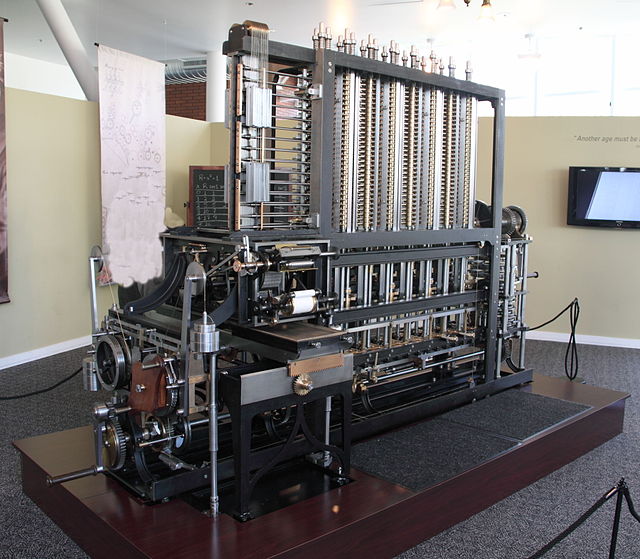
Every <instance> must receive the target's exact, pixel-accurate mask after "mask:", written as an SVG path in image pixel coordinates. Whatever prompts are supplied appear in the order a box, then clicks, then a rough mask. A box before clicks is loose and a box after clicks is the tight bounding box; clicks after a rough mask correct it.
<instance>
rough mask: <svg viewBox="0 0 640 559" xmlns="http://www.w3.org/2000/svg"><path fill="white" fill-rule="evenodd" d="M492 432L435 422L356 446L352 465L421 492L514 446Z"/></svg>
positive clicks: (418, 425) (420, 424) (405, 429)
mask: <svg viewBox="0 0 640 559" xmlns="http://www.w3.org/2000/svg"><path fill="white" fill-rule="evenodd" d="M516 444H517V443H516V442H515V441H508V440H505V439H502V438H499V437H496V436H495V435H493V434H491V433H486V432H483V431H478V430H474V429H469V428H468V427H467V426H465V425H458V424H456V423H452V422H450V421H444V420H442V419H434V420H432V421H426V422H422V423H417V424H415V425H411V426H409V427H406V428H404V429H399V430H397V431H392V432H391V433H387V434H386V435H382V436H380V437H375V438H372V439H369V440H368V441H365V442H362V443H359V444H356V445H354V447H353V451H352V454H351V456H352V458H351V464H352V465H353V467H354V468H357V469H359V470H363V471H365V472H368V473H370V474H373V475H374V476H378V477H380V478H382V479H386V480H387V481H390V482H392V483H397V484H400V485H403V486H405V487H408V488H409V489H411V490H412V491H421V490H423V489H426V488H427V487H431V486H432V485H435V484H437V483H440V482H441V481H444V480H446V479H449V478H450V477H453V476H455V475H458V474H461V473H462V472H464V471H466V470H468V469H470V468H473V467H474V466H476V465H478V464H481V463H482V462H486V461H487V460H489V459H490V458H492V457H493V456H496V455H497V454H500V453H501V452H504V451H505V450H507V449H509V448H511V447H513V446H515V445H516Z"/></svg>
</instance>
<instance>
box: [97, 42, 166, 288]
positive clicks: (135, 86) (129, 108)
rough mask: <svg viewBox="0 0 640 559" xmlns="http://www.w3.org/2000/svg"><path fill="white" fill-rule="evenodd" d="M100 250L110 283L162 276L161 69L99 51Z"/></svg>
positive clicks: (131, 57) (126, 283) (127, 56)
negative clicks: (106, 266) (104, 259)
mask: <svg viewBox="0 0 640 559" xmlns="http://www.w3.org/2000/svg"><path fill="white" fill-rule="evenodd" d="M98 76H99V89H100V144H101V167H102V243H103V247H102V248H103V251H104V254H105V258H106V261H107V265H108V266H109V269H110V271H111V275H112V277H113V281H115V282H117V283H121V284H122V285H124V286H125V287H126V286H129V285H131V284H132V283H133V282H134V281H137V282H140V283H145V282H147V281H148V280H150V279H152V278H154V277H157V276H159V275H160V273H161V272H162V244H161V243H160V240H159V238H158V234H159V233H160V232H161V231H163V230H164V224H163V219H164V209H165V184H166V180H165V96H164V64H162V63H159V62H155V61H153V60H148V59H146V58H142V57H140V56H135V55H133V54H129V53H126V52H122V51H119V50H116V49H112V48H109V47H105V46H103V45H100V46H99V47H98Z"/></svg>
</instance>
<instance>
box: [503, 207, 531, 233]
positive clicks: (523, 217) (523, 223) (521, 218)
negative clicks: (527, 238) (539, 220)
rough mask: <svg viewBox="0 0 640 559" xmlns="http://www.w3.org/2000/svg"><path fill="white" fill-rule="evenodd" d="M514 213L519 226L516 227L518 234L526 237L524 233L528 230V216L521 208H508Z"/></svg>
mask: <svg viewBox="0 0 640 559" xmlns="http://www.w3.org/2000/svg"><path fill="white" fill-rule="evenodd" d="M507 207H508V208H509V209H510V210H511V211H512V212H513V213H515V214H516V218H517V222H518V223H517V225H516V233H517V234H518V235H520V236H523V235H524V232H525V231H526V230H527V225H528V223H529V221H528V220H527V214H526V213H525V212H524V210H523V209H522V208H521V207H520V206H507Z"/></svg>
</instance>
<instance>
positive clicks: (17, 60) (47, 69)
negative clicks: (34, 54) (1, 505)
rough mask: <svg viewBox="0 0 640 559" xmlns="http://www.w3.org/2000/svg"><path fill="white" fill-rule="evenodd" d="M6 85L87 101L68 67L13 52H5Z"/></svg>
mask: <svg viewBox="0 0 640 559" xmlns="http://www.w3.org/2000/svg"><path fill="white" fill-rule="evenodd" d="M5 84H6V86H7V87H12V88H15V89H25V90H27V91H35V92H36V93H48V94H50V95H60V96H61V97H71V98H72V99H82V100H86V97H85V96H84V93H83V92H82V89H81V88H80V84H79V83H78V80H76V77H75V76H74V75H73V72H72V71H71V68H70V67H69V66H68V65H66V64H54V63H53V62H45V61H44V60H36V59H35V58H29V57H27V56H21V55H19V54H13V53H11V52H5Z"/></svg>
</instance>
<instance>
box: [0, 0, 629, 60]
mask: <svg viewBox="0 0 640 559" xmlns="http://www.w3.org/2000/svg"><path fill="white" fill-rule="evenodd" d="M455 1H456V3H457V8H456V9H455V10H452V11H444V10H438V9H437V6H438V0H306V1H305V0H251V1H245V0H183V1H175V0H63V5H64V6H65V8H66V9H67V12H68V14H69V17H70V18H71V21H72V22H73V24H74V26H75V28H76V30H77V31H78V34H79V36H80V38H81V40H82V41H83V43H84V45H85V47H86V49H87V51H88V52H89V54H90V56H92V57H95V48H93V45H94V43H96V42H97V43H102V44H105V45H108V46H111V47H114V48H118V49H121V50H125V51H128V52H132V53H134V54H138V55H140V56H145V57H148V58H152V59H156V60H169V59H173V58H192V57H199V56H200V57H201V56H202V54H203V53H205V52H207V51H212V50H213V51H215V50H218V51H219V50H220V48H221V43H222V41H223V40H224V38H225V36H226V34H227V30H228V28H229V26H230V25H231V24H232V23H235V22H242V21H244V20H245V19H251V20H255V21H262V22H265V23H267V24H268V25H269V27H270V28H271V29H272V35H271V38H272V39H273V40H277V41H282V42H290V43H295V44H301V45H305V46H311V39H310V37H311V34H312V33H313V28H314V27H316V26H317V24H318V22H320V21H324V22H325V23H327V24H328V25H330V26H332V28H333V29H334V36H336V35H337V34H338V33H340V32H341V30H342V29H343V28H344V27H345V26H349V27H350V28H351V29H353V30H355V31H356V34H357V38H358V40H360V39H361V38H365V37H366V35H367V34H368V33H372V34H373V35H374V36H376V37H377V38H378V40H379V42H380V43H387V42H388V41H389V40H391V39H393V40H396V41H398V42H399V43H400V44H401V46H402V48H406V49H407V50H408V49H409V48H410V46H411V45H412V44H415V45H417V47H418V49H419V50H421V51H422V52H424V51H426V50H427V49H428V41H429V40H432V41H433V42H434V44H435V45H436V46H440V47H442V48H451V47H454V46H455V45H456V44H458V45H459V44H464V45H466V49H467V50H468V51H469V53H470V54H471V53H473V51H474V48H475V47H474V45H478V44H482V45H483V46H484V47H486V46H487V45H492V46H493V48H495V49H505V48H510V47H507V46H506V45H510V44H513V41H516V40H518V41H520V42H521V44H522V45H523V46H522V47H521V48H522V49H523V50H524V49H525V43H524V36H525V34H531V33H533V34H534V35H535V36H567V37H571V36H573V35H574V34H580V35H581V36H583V37H584V36H585V35H588V36H591V35H593V36H595V35H620V34H630V33H634V32H635V29H634V27H635V26H637V22H640V0H562V1H560V0H492V4H493V7H494V13H495V16H496V19H495V21H494V22H491V23H488V24H487V23H483V22H479V21H478V19H477V17H478V14H479V10H480V4H481V0H471V5H470V6H469V7H465V5H464V3H463V0H455ZM0 16H4V17H6V18H8V19H9V23H8V24H7V25H6V27H5V48H6V50H7V51H9V52H12V53H15V54H20V55H23V56H29V57H32V58H37V59H41V60H47V61H50V62H57V63H61V64H63V63H65V60H64V57H63V55H62V53H61V51H60V49H59V47H58V45H57V43H56V41H55V39H54V37H53V34H52V33H51V31H50V30H49V28H48V26H47V24H46V22H45V21H44V18H43V16H42V14H41V12H40V9H39V8H38V5H37V3H36V0H0ZM338 29H339V30H340V31H337V30H338ZM518 48H520V47H518ZM443 54H445V55H446V54H448V53H447V52H444V53H443Z"/></svg>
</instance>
